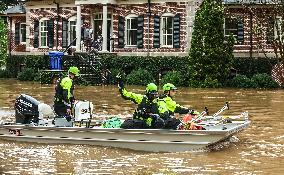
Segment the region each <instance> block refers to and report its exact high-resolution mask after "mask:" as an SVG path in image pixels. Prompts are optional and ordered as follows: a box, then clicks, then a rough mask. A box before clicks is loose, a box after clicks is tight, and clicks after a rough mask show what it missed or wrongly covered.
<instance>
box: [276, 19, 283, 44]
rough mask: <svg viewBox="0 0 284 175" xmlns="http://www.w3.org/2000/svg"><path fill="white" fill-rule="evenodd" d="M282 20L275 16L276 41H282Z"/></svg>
mask: <svg viewBox="0 0 284 175" xmlns="http://www.w3.org/2000/svg"><path fill="white" fill-rule="evenodd" d="M283 22H284V21H283V20H282V18H281V17H276V21H275V23H274V39H276V40H277V41H281V42H282V43H283V38H282V37H283V28H282V25H283Z"/></svg>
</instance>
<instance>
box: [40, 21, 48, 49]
mask: <svg viewBox="0 0 284 175" xmlns="http://www.w3.org/2000/svg"><path fill="white" fill-rule="evenodd" d="M48 21H49V19H48V18H42V19H40V21H39V44H40V45H39V47H41V48H48ZM44 23H46V26H43V24H44ZM44 29H46V30H44ZM43 34H45V35H46V36H45V37H46V38H45V42H46V45H42V42H43V41H42V39H43V37H44V36H42V35H43Z"/></svg>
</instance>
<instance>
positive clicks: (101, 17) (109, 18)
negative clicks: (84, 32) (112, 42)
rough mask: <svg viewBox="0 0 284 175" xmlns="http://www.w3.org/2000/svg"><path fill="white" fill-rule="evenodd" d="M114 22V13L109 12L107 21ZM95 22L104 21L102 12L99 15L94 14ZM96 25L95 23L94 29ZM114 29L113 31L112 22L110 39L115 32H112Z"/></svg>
mask: <svg viewBox="0 0 284 175" xmlns="http://www.w3.org/2000/svg"><path fill="white" fill-rule="evenodd" d="M109 20H110V21H113V20H112V13H111V12H108V13H107V21H109ZM93 21H103V13H102V12H98V13H94V19H93ZM94 25H95V24H94V23H93V26H92V27H93V29H95V26H94ZM102 25H103V22H102ZM102 27H103V26H101V30H102ZM112 29H113V23H112V22H111V26H110V36H109V37H112V33H113V31H112Z"/></svg>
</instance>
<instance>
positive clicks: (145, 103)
mask: <svg viewBox="0 0 284 175" xmlns="http://www.w3.org/2000/svg"><path fill="white" fill-rule="evenodd" d="M150 114H159V110H158V105H157V103H155V102H153V101H152V102H150V101H149V100H148V97H147V96H146V95H144V96H143V99H142V101H141V103H140V104H138V107H137V109H136V111H135V112H134V118H136V119H147V118H149V115H150Z"/></svg>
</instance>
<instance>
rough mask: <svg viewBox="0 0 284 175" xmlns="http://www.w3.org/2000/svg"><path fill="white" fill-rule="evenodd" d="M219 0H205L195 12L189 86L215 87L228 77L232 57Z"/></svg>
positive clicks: (230, 40) (231, 41) (231, 43)
mask: <svg viewBox="0 0 284 175" xmlns="http://www.w3.org/2000/svg"><path fill="white" fill-rule="evenodd" d="M223 24H224V8H223V5H222V0H204V1H203V3H202V5H201V6H200V8H199V10H198V11H197V13H196V16H195V22H194V28H193V33H192V42H191V48H190V52H189V57H190V58H189V59H190V65H189V69H190V77H189V78H190V79H191V81H190V86H192V87H216V86H220V85H221V84H223V83H224V82H225V80H226V79H227V77H228V75H229V73H230V68H231V65H232V61H233V58H234V56H233V44H234V39H233V38H232V37H230V38H228V39H227V40H226V39H225V37H224V29H223Z"/></svg>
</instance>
